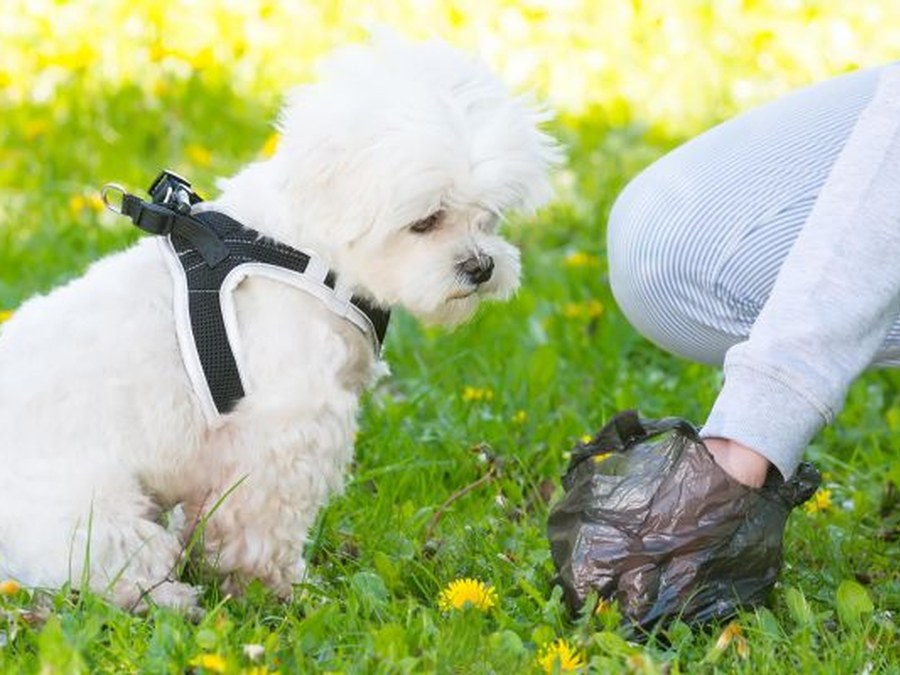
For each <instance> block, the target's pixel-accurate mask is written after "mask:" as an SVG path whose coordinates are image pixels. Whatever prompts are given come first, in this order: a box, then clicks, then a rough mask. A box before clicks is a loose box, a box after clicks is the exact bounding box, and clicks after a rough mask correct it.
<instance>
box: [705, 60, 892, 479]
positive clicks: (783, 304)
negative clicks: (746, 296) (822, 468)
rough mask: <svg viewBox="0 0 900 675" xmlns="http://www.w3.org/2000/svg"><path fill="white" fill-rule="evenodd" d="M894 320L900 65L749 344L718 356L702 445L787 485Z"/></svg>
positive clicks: (836, 172) (883, 84) (824, 195)
mask: <svg viewBox="0 0 900 675" xmlns="http://www.w3.org/2000/svg"><path fill="white" fill-rule="evenodd" d="M898 314H900V65H894V66H890V67H888V68H885V69H884V70H883V72H882V75H881V79H880V82H879V85H878V89H877V91H876V92H875V95H874V97H873V99H872V101H871V102H870V103H869V105H868V107H867V108H866V109H865V110H864V111H863V112H862V114H861V115H860V117H859V119H858V121H857V123H856V126H855V127H854V130H853V132H852V133H851V135H850V137H849V139H848V140H847V144H846V146H845V147H844V149H843V150H842V152H841V154H840V156H839V157H838V159H837V161H836V162H835V164H834V167H833V168H832V170H831V173H830V174H829V176H828V179H827V180H826V182H825V185H824V186H823V188H822V191H821V192H820V194H819V197H818V199H817V201H816V204H815V206H814V207H813V210H812V212H811V213H810V215H809V219H808V220H807V222H806V224H805V225H804V227H803V230H802V231H801V233H800V234H799V236H798V238H797V240H796V242H795V243H794V246H793V248H792V249H791V252H790V254H789V255H788V257H787V259H786V260H785V262H784V265H783V266H782V268H781V271H780V272H779V275H778V278H777V280H776V282H775V286H774V288H773V289H772V292H771V295H770V296H769V299H768V301H767V302H766V304H765V306H764V307H763V309H762V311H761V312H760V314H759V317H758V318H757V320H756V322H755V324H754V325H753V329H752V330H751V332H750V336H749V337H748V339H747V340H746V341H745V342H742V343H740V344H737V345H735V346H734V347H732V348H731V349H730V350H729V351H728V353H727V354H726V357H725V384H724V386H723V388H722V390H721V392H720V393H719V396H718V398H717V399H716V402H715V404H714V405H713V408H712V411H711V412H710V415H709V418H708V419H707V421H706V425H705V426H704V428H703V432H702V434H703V436H705V437H708V438H709V437H722V438H730V439H733V440H736V441H738V442H740V443H742V444H744V445H746V446H748V447H750V448H753V449H754V450H756V451H758V452H759V453H761V454H762V455H764V456H765V457H766V458H767V459H769V461H771V462H772V463H773V464H774V465H775V466H776V467H778V469H779V470H780V471H781V473H782V474H783V475H784V476H785V477H789V476H790V475H792V474H793V473H794V471H795V469H796V467H797V464H798V463H799V462H800V459H801V456H802V454H803V451H804V449H805V447H806V446H807V444H808V443H809V441H810V440H811V439H812V437H813V436H814V435H815V434H816V433H817V432H818V431H819V429H821V428H822V426H824V425H825V424H828V423H830V422H831V421H832V420H833V418H834V416H835V414H836V413H837V411H839V410H840V408H841V406H842V405H843V402H844V398H845V396H846V393H847V389H848V387H849V386H850V383H851V382H852V381H853V380H854V379H855V378H856V377H857V376H858V375H859V374H860V373H861V372H862V371H863V370H864V369H865V368H866V367H867V366H868V365H870V363H871V362H872V359H873V357H874V355H875V353H876V351H877V350H878V348H879V347H880V346H881V344H882V342H883V341H884V339H885V337H886V336H887V334H888V331H889V330H890V328H891V326H892V324H893V323H894V321H895V320H896V319H897V316H898Z"/></svg>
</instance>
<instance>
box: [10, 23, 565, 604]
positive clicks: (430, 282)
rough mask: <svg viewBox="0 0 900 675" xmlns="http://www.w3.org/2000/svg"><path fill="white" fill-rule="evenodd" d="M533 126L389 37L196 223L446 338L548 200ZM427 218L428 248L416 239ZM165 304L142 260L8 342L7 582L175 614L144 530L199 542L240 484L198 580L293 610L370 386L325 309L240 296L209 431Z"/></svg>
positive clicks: (150, 263)
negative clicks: (214, 226) (199, 531)
mask: <svg viewBox="0 0 900 675" xmlns="http://www.w3.org/2000/svg"><path fill="white" fill-rule="evenodd" d="M542 120H543V116H542V114H541V113H540V112H539V111H536V110H534V109H533V108H531V107H530V105H529V104H528V103H527V102H526V101H524V100H522V99H520V98H517V97H513V96H510V95H509V94H508V93H507V91H506V90H505V89H504V88H503V86H501V84H500V83H499V82H498V81H497V80H496V79H495V78H494V77H493V76H492V75H491V74H490V73H489V71H488V70H487V69H486V68H485V67H484V66H482V65H481V64H480V63H478V62H477V61H475V60H473V59H471V58H469V57H467V56H464V55H462V54H460V53H459V52H457V51H455V50H454V49H451V48H450V47H448V46H447V45H445V44H443V43H440V42H436V41H435V42H428V43H416V44H413V43H409V42H406V41H404V40H401V39H399V38H387V39H385V38H382V39H380V40H375V41H374V43H373V44H371V45H368V46H361V47H352V48H347V49H345V50H343V51H340V52H338V53H337V54H336V55H334V56H332V57H331V58H330V59H329V60H327V61H326V63H325V66H324V68H323V69H322V71H321V73H320V78H319V80H318V81H317V82H316V83H313V84H310V85H307V86H303V87H301V88H299V89H298V90H296V91H295V92H293V94H292V95H291V96H290V97H289V99H288V101H287V104H286V105H285V107H284V110H283V112H282V115H281V118H280V125H279V127H280V131H281V141H280V144H279V146H278V149H277V151H276V152H275V154H274V155H273V156H272V157H271V158H270V159H268V160H265V161H261V162H257V163H253V164H250V165H249V166H247V167H246V168H245V169H243V170H242V171H241V172H239V173H238V174H237V175H235V176H234V177H232V178H230V179H227V180H223V181H222V182H221V183H220V187H221V194H220V195H219V197H218V198H217V199H215V200H214V201H211V202H208V203H206V204H205V205H204V208H210V209H216V210H220V211H223V212H225V213H227V214H229V215H231V216H232V217H234V218H236V219H238V220H239V221H241V222H242V223H244V224H245V225H247V226H249V227H252V228H254V229H257V230H259V231H260V232H262V233H264V234H267V235H270V236H272V237H274V238H276V239H279V240H281V241H283V242H285V243H288V244H290V245H292V246H294V247H296V248H300V249H305V250H312V251H315V252H316V253H317V254H318V255H319V256H321V257H322V258H324V260H325V261H326V262H327V264H328V265H330V267H331V268H332V269H333V270H335V271H336V272H337V274H338V277H339V280H340V282H341V283H342V284H346V285H349V287H351V288H352V289H353V290H354V291H355V292H356V293H359V294H362V295H365V296H367V297H369V298H371V299H373V300H374V301H375V302H377V303H378V304H380V305H382V306H385V307H394V306H399V307H402V308H404V309H406V310H407V311H409V312H410V313H412V314H413V315H415V316H417V317H419V318H421V319H423V320H424V321H427V322H439V323H447V324H453V323H456V322H459V321H462V320H464V319H465V318H467V317H468V316H470V315H471V314H472V313H473V311H474V310H475V309H476V306H477V304H478V302H479V300H481V299H483V298H505V297H507V296H509V295H510V294H511V293H512V292H513V291H514V290H515V288H516V287H517V284H518V277H519V258H518V251H517V250H516V249H515V248H514V247H513V246H512V245H511V244H509V243H508V242H506V241H505V240H503V239H502V238H501V237H500V236H499V235H498V234H497V233H496V228H497V226H498V219H499V218H500V217H501V216H502V214H504V213H505V212H507V211H508V210H510V209H514V208H521V209H526V210H528V209H532V208H534V207H536V206H538V205H540V204H541V203H543V202H544V201H545V200H546V199H547V198H548V197H549V194H550V186H549V182H548V178H547V170H548V167H549V166H550V165H551V164H552V163H553V162H554V161H555V156H556V150H555V147H554V144H553V143H552V141H551V140H550V139H549V138H548V137H547V136H546V135H544V134H543V133H542V132H540V131H539V129H538V125H539V123H540V122H541V121H542ZM432 214H438V216H437V217H436V225H435V227H433V229H430V230H428V231H426V232H416V231H414V230H413V229H411V225H413V224H415V223H417V222H421V221H422V220H423V219H425V218H427V217H428V216H430V215H432ZM484 256H491V257H492V258H493V260H494V264H495V267H494V270H493V274H492V276H491V277H490V279H489V280H487V281H485V282H484V283H481V284H476V283H473V282H472V281H470V280H469V279H468V278H467V277H466V276H465V274H463V273H462V272H461V268H460V265H461V263H463V262H465V261H467V260H472V259H474V260H482V259H484ZM172 289H173V287H172V281H171V279H170V276H169V273H168V271H167V269H166V266H165V264H164V261H163V259H162V257H161V253H160V250H159V247H158V246H157V242H156V241H154V240H153V238H150V237H148V238H145V239H143V240H142V241H140V242H139V243H138V244H137V245H135V246H133V247H132V248H130V249H128V250H126V251H124V252H122V253H118V254H115V255H112V256H110V257H108V258H106V259H104V260H101V261H99V262H97V263H95V264H94V265H93V266H92V267H91V268H90V269H89V270H88V271H87V273H86V274H85V275H84V276H83V277H81V278H79V279H76V280H74V281H72V282H71V283H69V284H67V285H65V286H63V287H61V288H58V289H56V290H55V291H53V292H52V293H50V294H48V295H46V296H42V297H36V298H34V299H32V300H30V301H28V302H26V303H25V304H24V305H23V306H22V307H21V309H20V310H19V311H18V312H17V313H16V314H15V315H14V316H13V318H12V319H11V320H10V321H9V322H8V323H7V324H5V325H4V326H3V329H2V332H0V578H5V577H12V578H16V579H18V580H20V581H21V582H23V583H25V584H28V585H36V586H49V587H57V586H60V585H62V584H65V583H66V582H71V583H72V584H73V586H74V587H76V588H77V587H80V586H81V585H82V584H85V583H86V584H89V585H90V587H91V588H93V589H94V590H96V591H99V592H102V593H105V594H107V595H108V596H109V597H110V598H111V599H113V600H114V601H115V602H117V603H119V604H121V605H123V606H133V605H134V604H135V603H136V602H138V601H139V600H142V599H146V597H147V596H149V597H150V598H151V599H152V601H154V602H156V603H158V604H161V605H169V606H175V607H187V606H190V605H192V604H193V603H194V602H195V600H196V598H195V595H196V589H195V588H193V587H191V586H189V585H187V584H184V583H181V582H179V581H178V580H176V579H173V578H172V576H171V574H172V570H173V569H174V568H175V566H176V563H177V561H178V559H179V556H180V555H181V554H182V552H183V548H184V542H183V541H182V539H181V538H180V537H179V535H178V534H177V533H176V532H173V531H172V530H168V529H165V528H164V527H162V526H161V525H160V524H159V522H158V520H159V516H160V513H161V512H163V511H164V510H166V509H169V508H171V507H173V506H174V505H177V504H181V505H183V508H184V511H185V514H186V517H187V521H188V523H196V522H198V520H199V519H200V518H202V517H203V516H204V515H206V514H208V513H209V511H210V510H211V507H212V505H213V504H214V503H216V501H217V500H219V499H220V498H221V497H222V495H223V494H225V493H226V492H227V491H228V490H229V489H230V488H232V487H233V486H235V485H237V487H235V488H234V490H233V492H232V493H231V494H228V495H227V497H226V498H225V499H224V500H222V501H221V504H220V505H219V506H218V508H217V509H216V510H214V512H213V513H212V516H211V517H210V518H209V522H208V524H207V527H206V531H205V537H204V541H205V544H206V548H207V551H206V553H207V555H208V556H209V558H210V559H211V560H214V561H215V562H216V564H217V565H218V569H219V570H220V572H221V573H222V574H223V575H224V577H225V579H226V581H229V582H231V583H233V584H234V585H235V586H237V587H240V585H241V584H242V583H244V582H246V580H248V579H251V578H258V579H261V580H262V581H264V582H265V583H266V584H268V585H269V586H271V587H272V588H273V589H275V590H276V591H277V592H278V593H280V594H288V593H289V592H290V589H291V584H292V583H295V582H297V581H299V580H300V579H301V578H302V576H303V573H304V562H303V557H302V547H303V543H304V538H305V535H306V533H307V531H308V529H309V527H310V525H311V524H312V523H313V520H314V518H315V517H316V512H317V511H318V509H319V508H320V507H321V506H322V504H323V503H324V502H325V500H326V497H327V496H328V495H329V493H333V492H335V491H338V490H340V489H341V486H342V480H343V475H344V470H345V467H346V466H347V463H348V462H349V461H350V459H351V456H352V449H353V439H354V434H355V432H356V413H357V407H358V397H359V394H360V391H361V390H362V389H363V388H364V387H366V386H368V385H370V384H371V383H372V382H373V380H374V378H375V377H376V376H377V375H379V374H380V373H381V372H383V371H384V370H385V367H384V366H383V365H382V364H381V362H380V361H378V360H377V359H376V358H375V355H374V354H373V351H372V349H371V347H370V344H369V342H368V340H367V339H366V338H365V336H364V335H363V334H362V333H361V332H360V331H359V330H358V329H357V328H355V327H353V326H352V325H351V324H349V323H348V322H346V321H345V320H342V319H341V318H339V317H337V316H335V315H334V314H332V313H331V312H329V311H328V310H327V309H326V308H325V307H324V306H323V305H322V304H321V302H320V301H319V300H317V299H315V298H313V297H312V296H310V295H308V294H306V293H304V292H303V291H300V290H297V289H295V288H292V287H289V286H286V285H283V284H279V283H278V282H276V281H270V280H265V279H260V278H251V279H249V280H247V281H245V282H244V283H243V284H242V285H241V286H240V287H239V288H238V290H237V291H236V306H237V317H238V323H239V325H240V330H241V346H240V351H239V354H238V355H237V356H238V358H239V360H240V362H241V363H242V373H243V376H244V378H245V388H246V390H247V395H246V397H245V398H243V399H242V400H241V401H240V402H239V404H238V405H237V407H236V409H235V410H234V411H233V412H231V413H230V414H228V415H226V416H224V417H223V418H222V420H221V424H218V425H213V426H210V424H208V423H207V421H206V420H205V419H204V416H203V414H202V412H201V408H200V406H199V403H198V399H197V397H196V395H195V393H194V391H193V390H192V388H191V385H190V383H189V380H188V377H187V374H186V372H185V368H184V365H183V361H182V358H181V355H180V353H179V346H178V343H177V339H176V333H175V328H174V319H173V297H172V294H173V290H172ZM188 529H189V528H188ZM184 536H187V535H184ZM86 563H87V565H86Z"/></svg>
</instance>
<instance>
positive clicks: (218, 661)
mask: <svg viewBox="0 0 900 675" xmlns="http://www.w3.org/2000/svg"><path fill="white" fill-rule="evenodd" d="M188 665H189V666H193V667H194V668H202V669H203V670H208V671H209V672H211V673H224V672H225V669H226V668H227V666H228V664H227V663H226V662H225V659H223V658H222V657H221V656H219V655H218V654H201V655H200V656H195V657H194V658H192V659H191V660H190V661H189V662H188Z"/></svg>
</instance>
